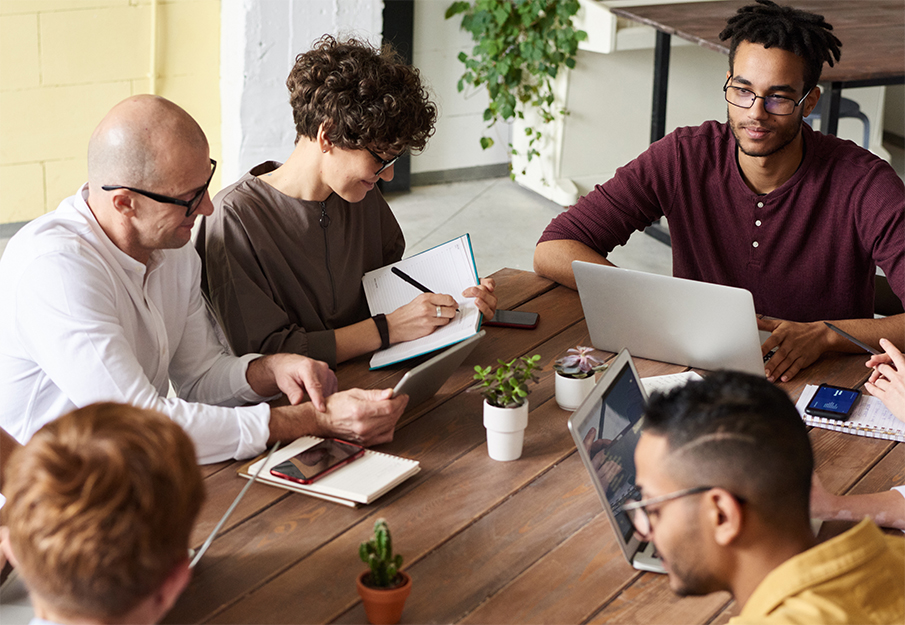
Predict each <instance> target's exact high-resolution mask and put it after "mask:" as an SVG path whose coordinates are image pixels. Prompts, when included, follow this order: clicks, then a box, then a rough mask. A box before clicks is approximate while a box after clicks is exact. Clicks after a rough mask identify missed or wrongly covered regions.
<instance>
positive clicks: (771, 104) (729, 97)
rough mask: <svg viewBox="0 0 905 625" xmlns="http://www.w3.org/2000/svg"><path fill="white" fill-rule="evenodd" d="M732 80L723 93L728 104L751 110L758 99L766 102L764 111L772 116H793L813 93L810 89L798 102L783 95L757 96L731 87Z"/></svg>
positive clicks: (724, 86) (747, 90) (749, 91)
mask: <svg viewBox="0 0 905 625" xmlns="http://www.w3.org/2000/svg"><path fill="white" fill-rule="evenodd" d="M730 80H732V78H727V79H726V84H725V85H723V93H724V94H725V97H726V102H728V103H729V104H731V105H732V106H737V107H739V108H743V109H749V108H751V107H752V106H754V102H755V101H756V100H757V99H761V100H763V101H764V109H765V110H766V111H767V112H768V113H770V114H771V115H791V114H792V113H794V112H795V109H796V108H798V107H799V106H800V105H801V103H802V102H804V99H805V98H806V97H808V95H809V94H810V93H811V91H813V90H812V89H808V92H807V93H806V94H804V95H803V96H801V99H800V100H798V101H797V102H796V101H795V100H793V99H792V98H787V97H786V96H783V95H767V96H762V95H756V94H755V93H754V92H753V91H751V90H750V89H746V88H745V87H732V86H730V85H729V81H730Z"/></svg>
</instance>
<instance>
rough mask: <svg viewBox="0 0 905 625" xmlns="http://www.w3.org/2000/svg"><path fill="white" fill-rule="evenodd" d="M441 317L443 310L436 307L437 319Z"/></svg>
mask: <svg viewBox="0 0 905 625" xmlns="http://www.w3.org/2000/svg"><path fill="white" fill-rule="evenodd" d="M442 316H443V309H441V308H440V307H439V306H437V317H438V318H439V317H442Z"/></svg>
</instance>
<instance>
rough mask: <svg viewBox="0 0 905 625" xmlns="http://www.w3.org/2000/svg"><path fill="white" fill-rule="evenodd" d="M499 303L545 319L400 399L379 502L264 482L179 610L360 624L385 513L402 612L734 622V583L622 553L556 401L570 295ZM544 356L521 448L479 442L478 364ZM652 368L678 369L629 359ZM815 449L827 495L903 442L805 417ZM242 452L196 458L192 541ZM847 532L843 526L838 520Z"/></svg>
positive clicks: (524, 295) (513, 292) (420, 617)
mask: <svg viewBox="0 0 905 625" xmlns="http://www.w3.org/2000/svg"><path fill="white" fill-rule="evenodd" d="M494 277H495V278H496V280H497V285H498V288H497V293H498V295H499V304H500V307H501V308H517V309H522V310H531V311H537V312H539V313H540V323H539V325H538V327H537V329H535V330H531V331H526V330H516V329H506V328H487V336H486V337H485V338H484V340H483V341H482V342H481V344H480V345H478V347H477V348H476V349H475V351H474V352H473V353H472V355H471V356H470V357H469V358H468V360H467V361H466V363H465V364H464V365H463V366H462V367H461V368H460V369H459V370H458V371H457V372H456V373H455V374H454V375H453V376H452V378H451V379H450V380H449V381H448V382H447V383H446V385H445V386H444V387H443V388H442V389H441V390H440V392H439V393H438V395H437V396H436V397H435V398H433V399H432V400H430V401H429V402H427V403H426V404H423V405H422V406H420V407H417V408H415V409H413V411H412V412H411V414H405V415H404V416H403V419H402V420H401V421H400V425H399V427H398V429H397V432H396V437H395V439H394V440H393V442H392V443H389V444H387V445H383V446H381V447H380V449H381V450H383V451H387V452H390V453H394V454H398V455H401V456H405V457H409V458H414V459H417V460H419V461H420V462H421V467H422V470H421V472H420V473H419V474H418V475H416V476H415V477H414V478H412V479H410V480H408V481H407V482H405V483H404V484H402V485H401V486H399V487H398V488H396V489H395V490H393V491H391V492H390V493H388V494H387V495H385V496H384V497H382V498H381V499H380V500H379V501H377V502H376V503H374V504H372V505H369V506H363V507H361V508H358V509H351V508H346V507H344V506H341V505H337V504H332V503H328V502H324V501H321V500H319V499H314V498H310V497H306V496H304V495H300V494H294V493H288V492H287V491H284V490H281V489H276V488H271V487H267V486H264V485H254V486H253V487H252V488H251V489H250V490H249V492H248V494H247V495H246V497H245V499H244V500H243V501H242V502H241V504H240V505H239V507H238V508H237V509H236V511H235V512H234V513H233V515H232V517H231V518H230V519H229V521H228V522H227V524H226V526H225V527H224V528H223V529H222V530H221V534H220V535H219V536H218V538H217V539H216V540H215V541H214V543H213V545H212V546H211V548H210V551H208V553H207V554H206V555H205V557H204V558H203V559H202V560H201V563H200V564H199V566H198V568H197V569H196V571H195V577H194V579H193V580H192V582H191V584H190V585H189V587H188V588H187V590H186V592H185V593H184V594H183V596H182V597H181V598H180V600H179V601H178V603H177V604H176V606H175V607H174V609H173V610H172V611H171V612H170V614H169V615H168V616H167V620H166V621H165V622H169V623H196V622H213V623H326V622H338V623H363V622H365V616H364V610H363V608H362V606H361V603H360V601H359V599H358V595H357V593H356V591H355V577H356V576H357V575H358V573H360V572H361V571H362V570H363V569H364V565H363V564H362V563H361V562H360V561H359V560H358V545H359V543H360V542H362V541H363V540H366V539H367V538H368V537H369V536H370V534H371V529H372V526H373V523H374V520H375V519H377V518H379V517H385V518H386V519H387V520H388V522H389V524H390V527H391V529H392V531H393V538H394V543H395V546H396V548H397V550H398V551H400V552H401V553H402V554H403V555H404V556H405V569H406V570H407V571H408V572H409V573H410V574H411V576H412V578H413V580H414V588H413V591H412V594H411V596H410V597H409V599H408V602H407V604H406V608H405V612H404V613H403V617H402V622H403V623H459V622H462V623H539V622H555V623H585V622H590V623H604V622H617V621H618V622H620V623H623V622H634V621H639V622H645V623H650V622H683V623H704V622H711V621H712V620H713V619H715V620H716V622H725V620H726V619H728V618H729V617H730V616H731V615H732V614H733V613H734V612H733V610H734V604H732V603H731V602H730V599H729V596H728V594H725V593H721V594H715V595H710V596H707V597H696V598H686V599H679V598H677V597H675V596H674V595H673V594H672V593H671V592H670V590H669V588H668V584H667V580H666V577H665V576H663V575H656V574H651V573H640V572H638V571H636V570H634V569H633V568H632V567H631V566H630V565H629V564H628V563H627V562H626V561H625V559H624V558H623V556H622V553H621V551H620V550H619V548H618V547H617V545H616V542H615V539H614V535H613V532H612V530H611V528H610V526H609V523H608V522H607V519H606V517H605V515H604V514H603V511H602V507H601V504H600V502H599V500H598V499H597V495H596V493H595V491H594V489H593V487H592V486H591V483H590V480H589V478H588V475H587V473H586V471H585V469H584V467H583V465H582V463H581V461H580V459H579V458H578V455H577V454H576V453H575V446H574V444H573V441H572V438H571V437H570V435H569V432H568V430H567V427H566V420H567V418H568V416H569V413H567V412H565V411H564V410H561V409H560V408H559V407H558V406H557V405H556V402H555V400H554V398H553V377H552V376H553V372H552V367H551V364H552V361H553V360H554V359H555V358H557V357H559V356H560V355H562V353H563V352H564V351H565V350H566V349H568V348H569V347H572V346H575V345H576V344H586V343H587V342H588V340H589V339H588V331H587V327H586V325H585V323H584V320H583V317H582V311H581V305H580V303H579V299H578V295H577V293H576V292H574V291H572V290H570V289H566V288H564V287H561V286H556V285H554V284H553V283H551V282H550V281H548V280H545V279H543V278H540V277H538V276H536V275H535V274H533V273H530V272H522V271H516V270H509V269H504V270H502V271H500V272H498V273H497V274H495V275H494ZM535 353H538V354H541V355H542V363H543V364H544V370H543V372H542V373H541V376H540V377H541V382H540V384H539V386H538V387H536V388H535V390H534V391H533V392H532V394H531V396H530V406H531V413H530V421H529V425H528V429H527V431H526V434H525V448H524V453H523V455H522V458H521V459H520V460H518V461H515V462H505V463H504V462H496V461H493V460H491V459H490V458H489V457H488V456H487V450H486V444H485V433H484V428H483V425H482V418H481V397H480V395H477V394H474V393H464V392H463V391H464V389H465V388H467V387H468V386H470V385H471V372H472V371H471V370H472V369H473V367H474V365H476V364H487V363H493V362H495V360H496V358H498V357H499V358H504V359H511V358H513V357H515V356H520V355H530V354H535ZM863 362H864V357H863V356H839V357H833V358H825V359H823V360H820V361H818V362H817V363H815V365H813V366H812V367H811V368H809V370H807V371H806V372H805V373H806V374H807V375H806V376H800V377H801V378H802V379H800V380H796V381H795V382H794V383H793V384H788V385H785V389H786V390H787V391H788V392H789V393H790V395H792V396H793V397H797V395H798V394H799V393H800V391H801V389H802V388H803V386H804V384H805V382H806V381H810V382H814V381H827V382H831V383H836V384H845V385H856V384H858V383H859V381H860V380H863V379H864V378H865V376H866V374H865V369H864V366H863ZM636 364H637V366H638V370H639V372H640V374H641V375H642V376H650V375H660V374H667V373H677V372H679V371H682V370H684V368H683V367H679V366H676V365H670V364H665V363H658V362H653V361H646V360H639V359H636ZM403 372H404V369H398V370H382V371H375V372H370V371H368V370H367V364H366V359H359V360H357V361H354V362H352V363H349V364H347V365H344V366H343V367H341V369H340V372H339V378H340V385H341V387H342V388H349V387H353V386H364V387H374V386H379V387H383V386H390V385H392V384H393V383H394V382H395V381H396V380H397V379H398V378H399V377H401V375H402V374H403ZM812 440H813V443H814V447H815V452H816V456H817V464H818V467H819V469H820V473H821V476H822V477H823V479H824V482H825V484H826V485H827V487H828V488H829V489H830V490H832V491H835V492H849V491H855V492H861V491H864V492H867V491H873V490H882V489H886V488H889V487H890V486H892V485H894V484H897V483H902V482H903V479H905V476H903V467H905V445H897V444H894V443H889V442H884V441H877V440H872V439H866V438H860V437H855V436H850V435H845V434H840V433H836V432H829V431H825V430H820V431H816V430H815V431H813V432H812ZM237 465H238V463H221V464H217V465H209V466H206V467H203V469H204V471H205V483H206V486H207V493H208V498H207V501H206V502H205V504H204V507H203V509H202V513H201V517H200V520H199V523H198V526H197V527H196V529H195V532H194V534H193V537H192V544H193V547H196V548H197V547H198V546H199V545H200V544H201V543H202V542H203V541H204V539H205V538H206V536H207V534H208V533H209V532H210V531H211V529H212V528H213V526H214V525H215V524H216V522H217V520H218V519H219V517H220V515H221V514H222V513H223V512H224V511H225V510H226V508H227V507H228V505H229V504H230V502H231V501H232V499H233V498H234V497H235V496H236V494H237V493H238V492H239V490H240V489H241V488H242V486H244V485H245V483H246V481H245V480H244V479H241V478H239V477H237V476H236V466H237ZM836 531H838V529H837V530H836Z"/></svg>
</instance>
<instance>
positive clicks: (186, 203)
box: [101, 159, 217, 217]
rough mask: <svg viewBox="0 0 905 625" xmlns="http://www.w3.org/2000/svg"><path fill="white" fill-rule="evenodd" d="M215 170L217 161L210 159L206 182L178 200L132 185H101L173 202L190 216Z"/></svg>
mask: <svg viewBox="0 0 905 625" xmlns="http://www.w3.org/2000/svg"><path fill="white" fill-rule="evenodd" d="M215 171H217V161H215V160H214V159H211V175H210V176H208V179H207V182H205V183H204V186H203V187H201V188H200V189H199V190H198V192H197V193H195V195H193V196H192V199H190V200H180V199H179V198H175V197H170V196H169V195H161V194H160V193H152V192H150V191H144V190H142V189H136V188H134V187H126V186H123V185H115V184H105V185H104V186H102V187H101V189H103V190H104V191H115V190H116V189H126V190H127V191H131V192H132V193H138V194H139V195H143V196H145V197H148V198H151V199H152V200H154V201H155V202H160V203H162V204H175V205H176V206H183V207H185V209H186V210H185V216H186V217H191V216H192V213H194V212H195V211H196V210H198V206H199V205H200V204H201V198H203V197H204V194H205V193H207V188H208V187H209V186H210V185H211V180H213V179H214V172H215Z"/></svg>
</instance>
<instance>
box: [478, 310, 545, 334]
mask: <svg viewBox="0 0 905 625" xmlns="http://www.w3.org/2000/svg"><path fill="white" fill-rule="evenodd" d="M538 317H539V315H538V314H537V313H535V312H524V311H521V310H498V311H496V314H494V315H493V319H491V320H489V321H485V322H484V325H485V326H500V327H503V328H524V329H526V330H531V329H534V328H536V327H537V319H538Z"/></svg>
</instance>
